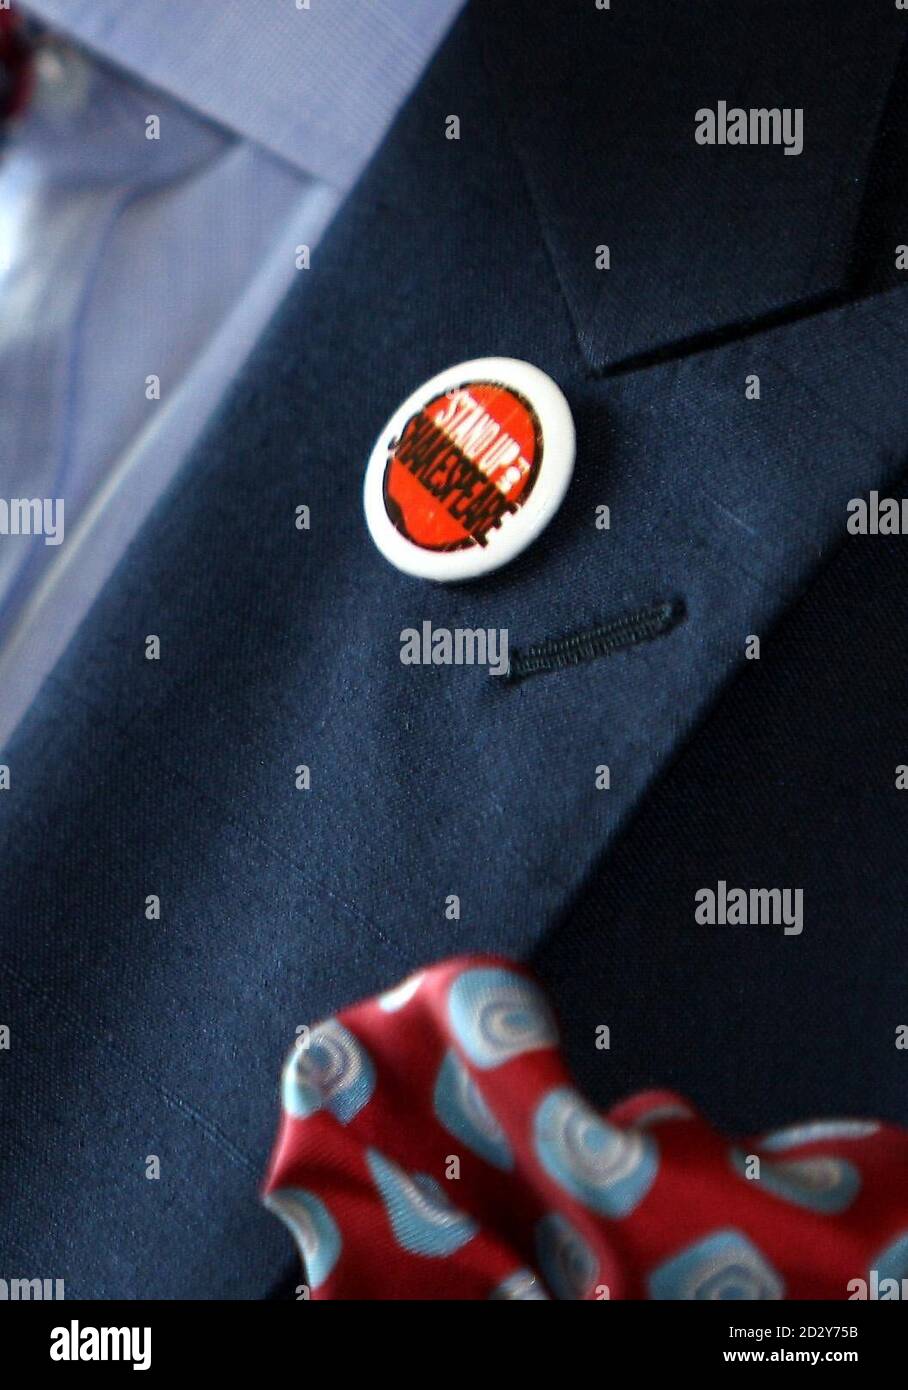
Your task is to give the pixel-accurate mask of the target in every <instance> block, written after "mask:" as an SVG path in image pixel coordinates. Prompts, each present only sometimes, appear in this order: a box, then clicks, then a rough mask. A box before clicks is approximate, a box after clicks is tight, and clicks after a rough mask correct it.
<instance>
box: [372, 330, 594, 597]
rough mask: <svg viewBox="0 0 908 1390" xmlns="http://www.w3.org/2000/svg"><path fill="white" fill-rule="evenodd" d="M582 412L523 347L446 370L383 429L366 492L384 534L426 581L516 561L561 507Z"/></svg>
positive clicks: (380, 537)
mask: <svg viewBox="0 0 908 1390" xmlns="http://www.w3.org/2000/svg"><path fill="white" fill-rule="evenodd" d="M573 468H574V422H573V419H572V418H571V411H570V407H569V406H568V403H567V401H566V400H565V398H564V396H563V395H562V393H561V391H560V390H559V389H558V387H557V386H556V385H555V383H554V381H553V380H552V379H551V377H549V376H546V374H545V372H541V371H540V370H539V368H538V367H533V366H531V365H530V364H529V362H519V361H517V359H516V358H513V357H481V358H477V359H476V360H475V361H473V362H461V363H460V365H459V366H456V367H449V368H448V369H447V371H444V372H439V374H438V376H434V377H432V379H431V381H427V382H426V383H425V384H424V385H423V386H421V387H420V388H419V390H418V391H414V393H413V395H412V396H410V397H409V398H408V399H407V400H405V401H404V403H403V405H401V406H400V407H399V408H398V409H397V410H396V411H395V412H394V414H393V415H392V416H391V419H390V420H389V421H388V423H387V424H386V425H385V428H384V429H383V430H382V432H381V434H380V435H379V437H378V440H377V442H376V445H375V448H374V449H373V450H372V456H371V458H370V459H369V465H368V467H367V469H366V483H365V489H364V502H365V508H366V522H367V524H368V526H369V531H370V533H371V535H372V539H373V540H374V541H375V544H376V545H377V546H378V548H379V550H380V551H381V553H382V554H383V555H384V556H385V558H386V559H387V560H390V562H391V564H392V565H396V566H397V568H398V569H400V570H403V571H404V573H405V574H412V575H416V576H418V577H419V578H420V579H436V580H439V581H442V582H450V581H454V580H458V579H473V578H475V577H476V576H477V575H481V574H487V573H489V571H491V570H495V569H498V568H499V566H501V565H505V564H507V562H508V561H509V560H513V559H514V557H515V555H519V554H520V552H521V551H522V550H524V549H525V548H526V547H527V546H528V545H529V544H530V542H531V541H533V540H535V539H536V537H537V536H538V535H539V533H540V531H542V530H543V529H544V527H546V526H547V525H548V523H549V522H550V521H551V519H552V517H553V516H554V515H555V513H556V511H557V510H558V508H559V506H560V505H561V502H562V499H563V497H564V494H565V492H566V491H567V487H568V484H569V482H570V480H571V473H572V472H573Z"/></svg>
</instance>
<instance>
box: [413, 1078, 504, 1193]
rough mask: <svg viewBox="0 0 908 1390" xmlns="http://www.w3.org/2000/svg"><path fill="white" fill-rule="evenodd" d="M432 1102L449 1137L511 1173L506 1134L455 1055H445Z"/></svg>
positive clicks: (496, 1166) (495, 1166) (494, 1165)
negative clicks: (451, 1136)
mask: <svg viewBox="0 0 908 1390" xmlns="http://www.w3.org/2000/svg"><path fill="white" fill-rule="evenodd" d="M432 1103H433V1105H434V1107H435V1114H436V1117H437V1119H438V1121H439V1123H440V1124H441V1125H442V1126H443V1127H444V1128H445V1129H446V1130H447V1131H448V1133H449V1134H451V1135H453V1136H454V1138H455V1139H459V1140H460V1141H461V1143H463V1144H465V1145H466V1146H467V1148H468V1149H470V1150H471V1152H472V1153H474V1154H476V1155H478V1157H479V1158H484V1159H485V1161H486V1162H487V1163H491V1164H492V1166H493V1167H494V1168H500V1169H501V1170H502V1171H503V1172H506V1173H508V1172H510V1171H511V1169H512V1168H513V1167H514V1155H513V1153H512V1152H511V1146H510V1144H509V1143H508V1140H507V1135H506V1134H505V1132H504V1130H503V1129H502V1128H501V1125H500V1124H499V1123H498V1121H497V1120H496V1118H495V1116H494V1115H493V1114H492V1112H491V1110H490V1109H489V1107H488V1106H487V1105H486V1103H485V1101H484V1100H483V1098H482V1094H481V1093H480V1090H479V1087H478V1086H477V1085H476V1082H475V1081H474V1080H473V1078H472V1076H471V1075H470V1073H469V1072H468V1071H467V1069H466V1067H465V1066H464V1065H463V1063H462V1062H461V1060H460V1058H459V1057H458V1056H457V1054H456V1052H447V1053H446V1054H445V1057H444V1060H443V1062H442V1064H441V1066H440V1067H439V1070H438V1076H437V1078H436V1080H435V1090H434V1093H433V1096H432Z"/></svg>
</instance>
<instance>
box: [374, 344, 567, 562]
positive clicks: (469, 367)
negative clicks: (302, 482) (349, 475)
mask: <svg viewBox="0 0 908 1390" xmlns="http://www.w3.org/2000/svg"><path fill="white" fill-rule="evenodd" d="M471 377H472V378H475V379H476V380H478V381H481V380H486V381H494V382H497V383H499V384H500V385H501V386H508V387H511V388H512V389H513V390H514V391H517V392H519V393H520V394H521V395H522V396H524V397H525V398H526V400H527V401H529V403H530V405H531V406H532V407H533V409H534V410H535V412H536V417H537V419H538V420H539V427H540V430H541V432H542V464H541V465H540V468H539V473H538V475H537V477H536V481H535V483H534V484H533V490H532V492H531V493H530V495H529V497H528V498H527V500H526V502H524V504H523V506H522V507H520V508H519V509H518V510H517V511H516V512H511V513H509V514H507V515H506V516H505V517H504V519H503V521H502V524H501V527H500V529H499V531H498V533H497V534H496V536H495V540H494V548H491V547H490V548H488V549H484V548H483V547H482V546H480V545H474V546H471V547H470V548H469V549H467V550H453V551H442V552H437V551H432V550H425V549H423V547H422V546H419V545H416V544H415V543H414V542H413V541H411V540H408V539H407V537H406V536H404V535H401V533H400V531H398V529H397V527H396V526H395V525H394V523H393V522H392V520H391V518H390V517H389V516H388V513H387V511H386V510H385V501H384V488H383V484H384V477H385V467H386V465H387V461H388V449H389V446H390V441H391V440H392V439H393V438H395V436H396V435H398V434H399V433H400V431H401V430H402V429H403V427H404V425H405V424H406V423H407V421H408V420H409V418H410V416H411V415H413V414H415V412H416V411H417V410H418V409H419V408H420V406H422V405H424V404H425V402H426V401H427V400H431V398H432V397H433V396H437V395H440V394H442V393H443V392H444V391H447V390H450V388H451V387H452V386H460V385H462V384H463V382H464V381H465V380H469V379H470V378H471ZM574 451H575V433H574V419H573V416H572V415H571V408H570V406H569V405H568V403H567V400H566V399H565V396H564V394H563V392H562V391H561V389H560V388H559V387H558V386H557V385H556V384H555V382H554V381H553V380H552V378H551V377H550V376H547V375H546V373H545V372H543V371H541V370H540V368H539V367H534V366H533V365H532V363H531V362H522V361H521V360H520V359H519V358H516V357H475V358H473V359H471V360H470V361H468V362H458V363H456V364H455V365H454V366H453V367H446V368H445V370H444V371H443V372H438V373H437V374H436V375H435V376H433V377H430V378H429V379H428V380H427V381H424V382H423V383H422V384H421V385H420V386H419V387H418V388H417V389H416V390H415V391H414V392H412V394H411V395H409V396H408V397H407V399H406V400H405V401H404V402H403V403H402V404H401V405H399V406H398V408H397V409H396V410H395V412H394V414H393V415H392V416H391V418H390V420H388V422H387V424H386V425H385V426H384V428H383V429H382V431H381V433H380V434H379V436H378V439H377V441H376V443H375V446H374V448H373V450H372V453H371V454H370V456H369V462H368V465H367V466H366V478H365V483H364V486H363V505H364V507H365V512H366V524H367V525H368V527H369V533H370V535H371V536H372V539H373V541H374V542H375V544H376V545H377V547H378V549H379V550H380V551H381V553H382V555H384V557H385V559H386V560H389V561H390V563H391V564H392V565H394V566H395V568H396V569H399V570H402V571H403V572H404V574H409V575H412V576H413V577H414V578H416V579H434V580H437V581H438V582H439V583H450V582H452V581H454V580H458V579H474V578H476V577H477V576H478V575H481V574H489V573H491V571H492V570H497V569H500V568H501V567H502V565H506V564H508V562H509V561H510V560H513V559H515V558H516V556H518V555H519V554H520V553H521V552H522V551H523V550H525V549H526V548H527V546H528V545H530V544H531V543H532V542H533V541H534V540H535V539H536V537H537V536H538V535H539V534H540V533H541V532H542V531H543V530H544V529H545V527H546V526H548V524H549V522H550V521H551V520H552V517H553V516H554V515H555V513H556V512H557V510H558V508H559V507H560V506H561V503H562V502H563V500H564V495H565V493H566V492H567V490H568V486H569V484H570V481H571V477H572V476H573V472H574Z"/></svg>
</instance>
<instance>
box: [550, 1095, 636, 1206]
mask: <svg viewBox="0 0 908 1390" xmlns="http://www.w3.org/2000/svg"><path fill="white" fill-rule="evenodd" d="M533 1139H534V1143H535V1146H536V1153H537V1155H538V1157H539V1162H540V1163H541V1164H542V1166H543V1168H544V1169H545V1170H546V1172H547V1173H548V1174H549V1175H550V1176H551V1177H553V1178H554V1179H555V1181H556V1182H557V1183H559V1184H560V1185H561V1187H563V1188H564V1190H565V1191H566V1192H569V1193H570V1195H571V1196H572V1197H576V1198H577V1200H578V1201H579V1202H582V1203H583V1205H584V1206H586V1207H589V1208H590V1210H591V1211H596V1212H599V1213H601V1214H602V1215H603V1216H612V1217H622V1216H627V1215H628V1213H629V1212H631V1211H633V1210H634V1208H635V1207H636V1206H637V1205H638V1204H639V1203H640V1202H641V1201H642V1200H643V1198H644V1197H645V1196H646V1194H647V1192H648V1191H649V1190H650V1188H651V1187H652V1185H653V1182H654V1181H655V1177H656V1173H657V1172H658V1169H659V1152H658V1149H657V1147H656V1143H655V1140H654V1139H653V1138H652V1137H651V1136H650V1135H648V1134H643V1133H641V1132H640V1131H639V1130H635V1129H630V1130H622V1129H618V1128H617V1127H616V1126H615V1125H610V1124H609V1123H608V1121H606V1120H603V1119H601V1118H600V1117H599V1116H598V1115H597V1114H596V1112H595V1110H593V1109H592V1108H591V1107H590V1106H589V1105H587V1104H586V1102H585V1101H584V1100H583V1099H582V1097H581V1096H580V1095H578V1093H577V1092H576V1091H574V1090H573V1089H572V1088H571V1087H569V1086H560V1087H557V1088H556V1089H555V1090H554V1091H549V1093H548V1095H546V1096H544V1097H543V1099H542V1100H541V1101H540V1103H539V1106H538V1108H537V1110H536V1115H535V1118H534V1122H533Z"/></svg>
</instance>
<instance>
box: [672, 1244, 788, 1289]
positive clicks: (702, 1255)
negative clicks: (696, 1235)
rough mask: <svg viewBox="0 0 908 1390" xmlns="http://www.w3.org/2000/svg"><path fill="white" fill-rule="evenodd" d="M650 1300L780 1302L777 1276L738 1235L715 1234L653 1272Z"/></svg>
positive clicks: (691, 1246)
mask: <svg viewBox="0 0 908 1390" xmlns="http://www.w3.org/2000/svg"><path fill="white" fill-rule="evenodd" d="M649 1292H650V1298H653V1299H678V1300H685V1301H689V1300H708V1299H709V1300H723V1301H724V1300H727V1301H730V1302H751V1301H756V1300H760V1299H769V1300H773V1301H775V1300H777V1299H780V1298H782V1296H783V1294H784V1292H785V1286H784V1284H783V1282H782V1279H781V1278H780V1276H779V1275H778V1274H777V1273H776V1271H775V1270H774V1269H773V1268H772V1266H771V1265H770V1264H768V1263H767V1261H766V1260H765V1259H764V1257H763V1256H762V1255H761V1254H760V1251H759V1250H758V1249H757V1248H756V1246H755V1245H752V1244H751V1242H750V1241H749V1240H748V1239H747V1237H746V1236H744V1235H742V1234H741V1232H740V1231H736V1230H733V1229H728V1230H724V1231H715V1232H714V1233H713V1234H712V1235H710V1236H707V1237H706V1239H705V1240H698V1241H696V1242H695V1244H693V1245H689V1246H688V1247H687V1248H686V1249H685V1250H682V1251H681V1252H680V1253H679V1254H677V1255H673V1256H672V1258H671V1259H670V1260H666V1261H665V1263H664V1264H661V1265H659V1267H658V1268H657V1269H655V1270H653V1272H652V1274H651V1275H650V1277H649Z"/></svg>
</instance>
